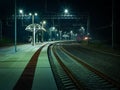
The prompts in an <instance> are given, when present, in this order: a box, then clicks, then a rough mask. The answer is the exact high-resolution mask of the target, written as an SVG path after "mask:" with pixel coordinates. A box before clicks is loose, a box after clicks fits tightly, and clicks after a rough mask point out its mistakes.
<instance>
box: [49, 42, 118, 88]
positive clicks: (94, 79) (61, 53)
mask: <svg viewBox="0 0 120 90" xmlns="http://www.w3.org/2000/svg"><path fill="white" fill-rule="evenodd" d="M50 48H52V49H51V50H49V51H50V52H49V56H50V57H49V58H50V62H51V66H53V69H52V70H53V73H54V76H55V78H56V82H57V85H58V88H60V89H59V90H61V87H62V89H63V88H64V89H63V90H70V89H75V90H119V89H120V84H119V83H118V82H116V81H115V80H113V79H111V78H109V77H108V76H106V75H105V74H103V73H101V72H100V71H97V70H96V69H94V68H93V67H91V66H90V65H88V64H87V63H85V62H83V61H82V60H80V59H79V58H78V57H76V56H73V55H72V54H71V53H69V52H68V51H66V50H65V49H64V48H62V47H61V45H59V44H58V45H57V44H56V45H54V46H52V47H50ZM51 54H52V55H51ZM53 55H54V56H55V57H54V58H53V57H52V56H53ZM55 58H56V60H57V61H56V60H55ZM64 82H65V83H64ZM60 83H61V85H60ZM66 85H67V86H66ZM70 86H71V87H72V88H69V89H68V88H67V87H70Z"/></svg>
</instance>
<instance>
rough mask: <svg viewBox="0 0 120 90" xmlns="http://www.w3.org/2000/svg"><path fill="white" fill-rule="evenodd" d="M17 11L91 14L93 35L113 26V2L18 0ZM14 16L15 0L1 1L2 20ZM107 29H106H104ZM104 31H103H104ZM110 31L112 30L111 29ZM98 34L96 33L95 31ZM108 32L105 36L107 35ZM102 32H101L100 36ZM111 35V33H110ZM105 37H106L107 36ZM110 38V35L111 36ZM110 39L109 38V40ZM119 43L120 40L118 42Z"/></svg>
mask: <svg viewBox="0 0 120 90" xmlns="http://www.w3.org/2000/svg"><path fill="white" fill-rule="evenodd" d="M16 1H17V10H19V9H23V10H24V12H25V13H29V12H37V13H39V14H40V15H42V14H43V15H44V14H46V13H60V12H63V10H64V9H65V8H68V9H69V11H70V13H77V15H80V14H81V13H83V12H89V13H90V28H91V30H90V31H91V33H93V34H96V35H94V36H97V35H98V34H97V33H99V30H101V29H100V28H102V27H103V28H104V27H107V26H108V27H109V26H110V25H111V24H112V0H16ZM113 1H114V7H115V9H114V16H115V20H114V21H115V24H116V29H117V30H115V31H114V32H115V35H117V36H116V37H115V38H118V36H120V35H119V34H118V31H119V27H118V26H119V15H120V8H119V5H118V2H117V0H113ZM13 14H14V0H1V1H0V19H1V20H4V19H6V18H8V17H10V16H11V15H13ZM104 29H105V28H104ZM104 29H102V30H104ZM109 29H110V28H109ZM96 30H97V31H98V32H95V31H96ZM107 32H108V30H106V32H104V34H105V35H106V33H107ZM101 33H102V31H101V32H100V34H101ZM109 34H110V33H109ZM105 35H104V36H105ZM109 37H110V35H109ZM109 37H108V38H109ZM116 41H117V42H119V41H120V40H116Z"/></svg>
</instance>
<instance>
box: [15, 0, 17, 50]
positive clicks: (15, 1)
mask: <svg viewBox="0 0 120 90" xmlns="http://www.w3.org/2000/svg"><path fill="white" fill-rule="evenodd" d="M16 44H17V15H16V0H15V52H17V45H16Z"/></svg>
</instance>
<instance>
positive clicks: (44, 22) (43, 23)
mask: <svg viewBox="0 0 120 90" xmlns="http://www.w3.org/2000/svg"><path fill="white" fill-rule="evenodd" d="M40 24H42V29H43V28H44V25H45V24H46V21H42V22H40ZM43 35H44V32H43V30H42V42H43V41H44V38H43V37H44V36H43Z"/></svg>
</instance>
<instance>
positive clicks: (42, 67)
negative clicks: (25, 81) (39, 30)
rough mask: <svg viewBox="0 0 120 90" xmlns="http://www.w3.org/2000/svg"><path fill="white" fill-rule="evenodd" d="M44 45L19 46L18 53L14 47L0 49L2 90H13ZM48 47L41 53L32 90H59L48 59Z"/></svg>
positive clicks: (0, 85)
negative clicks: (35, 54) (28, 64)
mask: <svg viewBox="0 0 120 90" xmlns="http://www.w3.org/2000/svg"><path fill="white" fill-rule="evenodd" d="M42 45H43V44H41V45H36V46H32V45H29V44H25V45H19V46H18V47H17V49H18V52H16V53H15V52H14V47H7V48H0V90H12V89H13V87H14V86H15V85H16V83H17V81H18V79H19V78H20V76H21V74H22V73H23V71H24V69H25V67H26V65H27V63H28V62H29V60H30V59H31V57H32V56H33V54H34V53H35V52H36V51H37V50H38V49H39V48H40V47H41V46H42ZM47 47H48V46H46V47H45V48H43V50H42V52H41V53H40V56H39V59H38V63H37V66H36V71H35V76H34V81H33V86H32V90H48V89H49V90H50V89H51V90H52V89H54V90H57V87H56V83H55V80H54V77H53V74H52V71H51V67H50V64H49V60H48V58H47Z"/></svg>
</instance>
